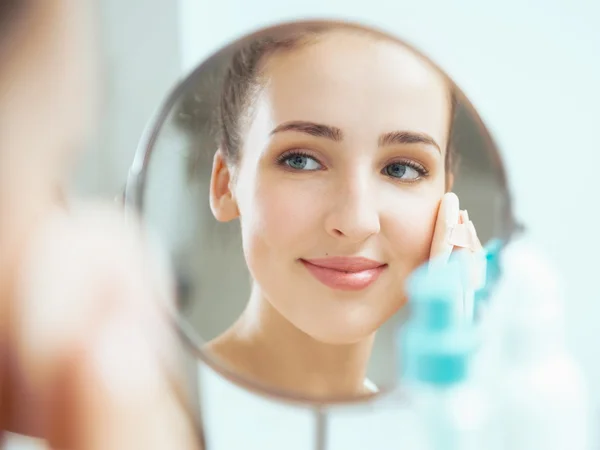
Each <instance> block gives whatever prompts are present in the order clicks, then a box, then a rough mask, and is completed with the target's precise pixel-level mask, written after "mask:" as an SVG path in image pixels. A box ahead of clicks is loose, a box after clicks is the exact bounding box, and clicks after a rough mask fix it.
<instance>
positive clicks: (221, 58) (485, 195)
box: [127, 23, 510, 401]
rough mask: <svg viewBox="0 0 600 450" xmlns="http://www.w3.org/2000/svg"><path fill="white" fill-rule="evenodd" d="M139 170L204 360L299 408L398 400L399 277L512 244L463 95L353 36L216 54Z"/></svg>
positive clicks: (271, 34) (430, 69)
mask: <svg viewBox="0 0 600 450" xmlns="http://www.w3.org/2000/svg"><path fill="white" fill-rule="evenodd" d="M137 161H138V164H137V165H134V169H133V171H132V177H131V178H130V183H129V185H128V193H127V195H128V200H129V202H133V203H135V206H137V207H139V208H140V209H141V210H142V213H143V216H144V218H145V220H146V221H147V222H148V223H149V224H150V225H151V226H152V227H154V228H155V229H156V230H157V231H158V233H159V235H160V237H161V239H162V240H163V241H164V242H166V243H167V245H168V247H169V251H170V252H171V255H172V257H173V261H174V265H175V268H176V272H177V274H178V287H179V291H178V296H179V302H180V311H181V318H182V320H183V321H184V322H185V323H186V324H187V325H188V327H189V328H192V329H193V330H194V331H195V333H194V334H195V336H196V337H195V339H196V341H197V342H196V344H197V345H198V347H199V348H200V350H201V354H202V355H203V358H205V360H206V361H210V362H211V363H212V364H213V365H215V367H218V368H219V369H218V370H222V371H225V372H227V373H228V374H229V375H230V376H233V377H234V378H235V379H236V380H237V381H238V382H241V383H246V385H247V386H253V387H255V388H256V387H258V388H260V389H262V390H267V391H270V392H272V393H278V394H280V395H287V396H291V397H295V398H302V399H306V400H321V401H323V400H326V399H342V398H346V399H347V398H356V397H361V396H369V395H370V394H372V393H374V392H377V391H381V390H386V389H389V388H391V387H392V386H394V384H395V382H396V381H395V380H396V379H397V377H398V374H397V371H396V366H397V364H396V359H397V357H396V346H395V344H394V341H395V339H394V334H395V331H396V330H397V329H398V327H401V326H402V322H403V321H404V320H405V318H406V315H407V312H406V310H407V308H406V302H407V299H406V295H405V289H404V284H405V281H406V279H407V277H408V276H409V275H410V274H411V273H412V272H413V271H414V270H415V269H416V268H417V267H419V266H421V265H422V264H424V263H426V262H427V261H428V260H429V259H430V258H433V257H436V258H439V259H440V260H444V259H447V258H448V257H449V256H450V253H451V252H453V250H456V249H457V248H458V247H460V248H463V249H466V251H468V252H470V253H473V254H476V253H477V252H479V251H480V250H481V243H484V244H485V243H486V242H487V241H488V240H489V239H490V238H492V237H495V236H505V235H506V234H507V233H509V232H510V229H509V228H510V226H509V224H510V219H509V216H510V214H508V213H507V211H509V206H508V205H509V202H508V194H507V191H506V186H505V179H504V173H503V169H502V167H501V163H500V159H499V155H498V154H497V151H496V149H495V147H494V146H493V143H492V141H491V139H490V137H489V135H488V132H487V131H486V130H485V128H484V126H483V125H482V123H481V120H480V119H479V117H478V115H477V113H476V112H475V110H474V109H473V108H472V107H471V105H470V103H469V102H468V101H467V100H466V98H465V97H464V95H463V94H462V93H461V91H460V90H459V89H458V88H457V87H456V86H455V85H454V84H453V83H452V81H450V80H449V79H448V77H446V76H445V75H444V74H443V73H442V72H441V71H440V70H439V69H438V68H437V67H435V66H434V65H433V64H432V63H431V62H429V61H428V60H427V59H425V58H424V57H422V56H421V55H419V54H418V53H416V52H415V51H413V50H412V49H410V48H409V47H407V46H406V45H404V44H402V43H400V42H398V41H397V40H395V39H394V38H391V37H388V36H386V35H382V34H380V33H378V32H375V31H371V30H367V29H364V28H358V27H354V26H349V25H341V24H333V23H311V24H296V25H289V26H281V27H277V28H273V29H271V30H266V31H263V32H261V33H258V34H256V35H253V36H250V37H248V38H246V39H243V40H241V41H239V42H236V43H235V44H233V45H232V46H230V47H228V48H226V49H224V50H223V51H221V52H218V53H217V54H215V55H214V56H213V57H212V58H210V59H209V60H208V61H207V62H205V63H204V64H202V65H201V66H200V67H199V68H198V69H197V70H196V71H195V72H194V73H193V74H192V75H190V77H188V78H187V79H186V80H185V81H184V82H183V83H182V84H181V85H180V86H179V87H178V88H177V89H176V90H175V91H174V94H173V95H172V96H171V97H170V99H168V101H167V102H166V104H165V107H164V110H163V111H162V112H161V114H159V116H158V118H157V119H156V120H155V121H154V122H153V123H152V124H151V128H150V134H149V135H148V137H147V139H146V140H144V141H143V142H142V145H141V147H140V149H139V154H138V159H137ZM449 192H453V193H454V194H456V195H454V194H447V193H449Z"/></svg>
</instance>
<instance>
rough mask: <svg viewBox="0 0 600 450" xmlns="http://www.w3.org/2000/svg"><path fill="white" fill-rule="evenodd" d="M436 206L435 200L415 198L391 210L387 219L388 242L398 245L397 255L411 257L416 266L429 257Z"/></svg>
mask: <svg viewBox="0 0 600 450" xmlns="http://www.w3.org/2000/svg"><path fill="white" fill-rule="evenodd" d="M438 205H439V201H438V200H437V199H423V198H418V199H417V198H415V199H413V200H407V201H406V202H404V205H403V206H402V207H398V208H394V209H392V211H394V213H393V215H390V216H389V217H388V220H387V222H388V226H387V227H386V228H388V229H390V230H391V231H390V240H391V241H392V243H393V245H398V247H396V250H397V252H398V253H400V254H402V255H403V256H406V257H407V256H409V255H412V256H413V259H414V260H415V261H416V262H415V264H416V265H419V264H421V263H422V262H425V261H426V260H427V257H428V255H429V250H430V247H431V241H432V239H433V233H434V231H435V222H436V217H437V210H438ZM382 229H383V227H382Z"/></svg>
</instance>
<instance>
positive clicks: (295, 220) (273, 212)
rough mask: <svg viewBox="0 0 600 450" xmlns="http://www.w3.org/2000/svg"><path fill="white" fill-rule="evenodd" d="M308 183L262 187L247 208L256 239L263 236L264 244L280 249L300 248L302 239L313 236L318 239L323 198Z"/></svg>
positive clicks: (282, 181)
mask: <svg viewBox="0 0 600 450" xmlns="http://www.w3.org/2000/svg"><path fill="white" fill-rule="evenodd" d="M306 184H307V183H301V182H298V181H297V180H278V181H277V182H276V183H266V182H263V183H261V185H260V186H258V188H257V190H256V191H255V194H254V196H253V202H252V204H248V205H247V208H246V209H247V212H246V214H243V216H244V217H243V220H244V221H247V223H246V226H247V227H248V228H250V230H248V232H249V233H251V234H252V235H253V236H254V237H253V239H256V238H258V236H260V239H261V240H262V241H263V245H267V246H273V247H276V248H297V247H298V245H299V244H300V243H301V242H302V240H306V239H308V238H309V237H312V239H309V240H314V236H315V233H318V232H319V231H320V230H319V229H318V228H319V226H318V222H319V220H318V215H319V213H318V212H319V210H320V209H319V201H318V198H319V197H318V196H315V193H314V192H313V191H314V190H313V189H311V188H310V186H307V185H306ZM248 216H249V217H248ZM247 219H250V220H249V221H248V220H247ZM248 237H250V236H248Z"/></svg>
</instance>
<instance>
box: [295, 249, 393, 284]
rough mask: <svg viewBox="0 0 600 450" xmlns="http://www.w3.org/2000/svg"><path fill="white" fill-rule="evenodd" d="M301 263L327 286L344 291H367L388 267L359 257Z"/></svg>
mask: <svg viewBox="0 0 600 450" xmlns="http://www.w3.org/2000/svg"><path fill="white" fill-rule="evenodd" d="M300 262H302V264H303V265H304V267H306V269H307V270H308V271H309V273H310V274H311V275H312V276H314V277H315V278H316V279H317V280H318V281H320V282H321V283H323V284H324V285H325V286H327V287H329V288H331V289H336V290H342V291H360V290H363V289H366V288H367V287H369V286H370V285H372V284H373V283H375V281H377V279H378V278H379V276H380V275H381V274H382V273H383V272H384V271H385V270H386V269H387V267H388V265H387V264H385V263H381V262H378V261H374V260H372V259H367V258H358V257H333V258H322V259H309V260H306V259H301V260H300Z"/></svg>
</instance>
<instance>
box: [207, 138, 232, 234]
mask: <svg viewBox="0 0 600 450" xmlns="http://www.w3.org/2000/svg"><path fill="white" fill-rule="evenodd" d="M231 179H232V177H231V172H230V170H229V167H228V166H227V162H226V161H225V157H224V155H223V152H222V151H221V149H219V150H217V152H216V153H215V157H214V158H213V167H212V173H211V179H210V209H211V211H212V213H213V215H214V216H215V219H217V220H218V221H219V222H229V221H230V220H233V219H236V218H237V217H239V210H238V207H237V202H236V200H235V197H234V195H233V192H232V191H231V184H232V183H231Z"/></svg>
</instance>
